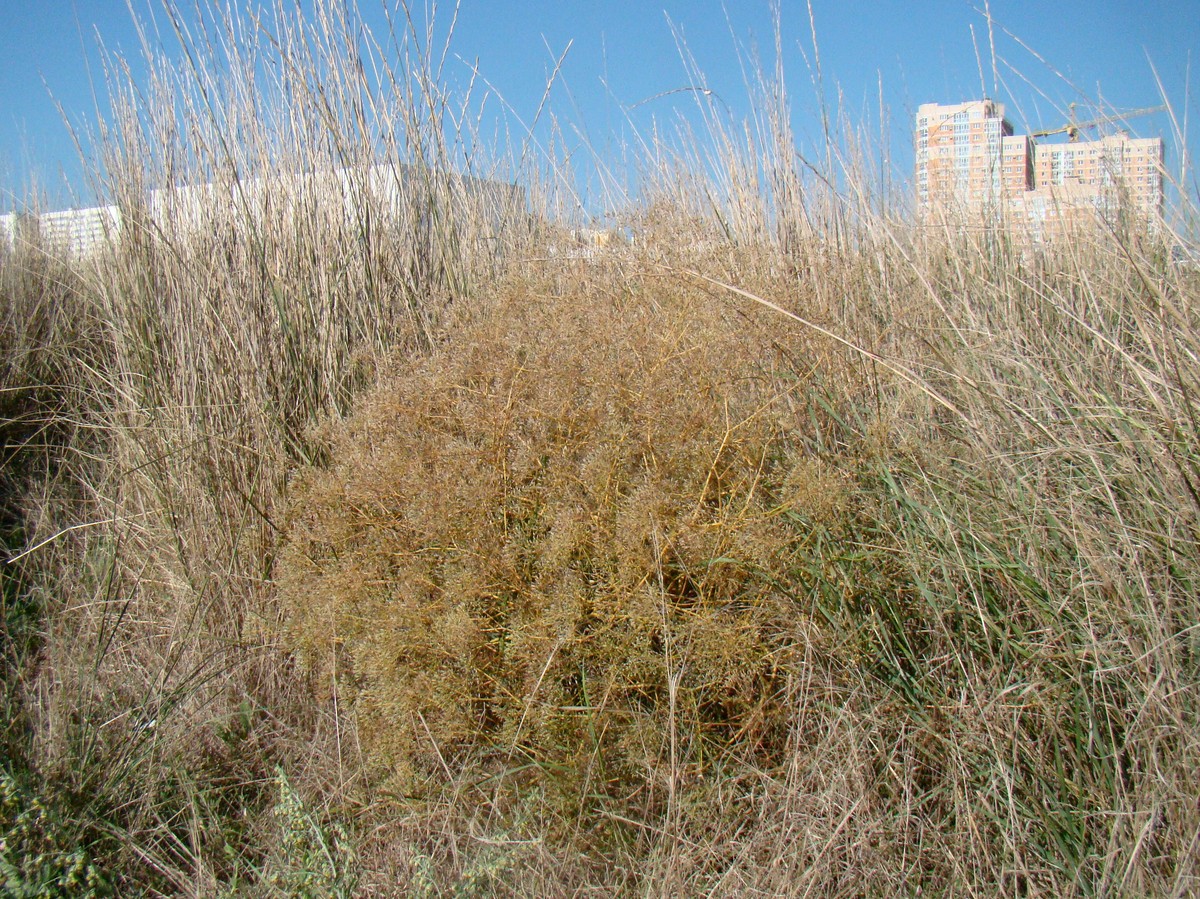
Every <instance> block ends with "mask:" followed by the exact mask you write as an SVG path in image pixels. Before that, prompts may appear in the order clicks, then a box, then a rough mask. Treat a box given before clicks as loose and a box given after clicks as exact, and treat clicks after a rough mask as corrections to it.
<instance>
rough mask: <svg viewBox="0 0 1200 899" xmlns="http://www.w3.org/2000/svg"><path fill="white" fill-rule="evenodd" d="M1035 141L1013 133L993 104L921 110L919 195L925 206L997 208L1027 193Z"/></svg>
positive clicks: (930, 105) (999, 106)
mask: <svg viewBox="0 0 1200 899" xmlns="http://www.w3.org/2000/svg"><path fill="white" fill-rule="evenodd" d="M1030 150H1031V142H1030V140H1029V138H1028V137H1027V136H1025V135H1015V134H1014V133H1013V126H1012V123H1011V122H1009V121H1008V119H1006V118H1005V117H1004V106H1003V104H1001V103H997V102H995V101H994V100H975V101H972V102H969V103H959V104H957V105H953V106H942V105H939V104H937V103H925V104H923V105H922V106H921V107H920V109H919V110H918V111H917V136H916V158H917V191H918V196H919V199H920V202H921V206H922V207H923V208H926V209H928V208H945V207H948V206H957V207H977V206H987V205H989V204H997V203H1000V202H1001V201H1003V200H1004V199H1005V198H1006V197H1007V196H1010V195H1012V194H1013V193H1016V192H1020V191H1024V190H1028V189H1029V187H1030V182H1031V181H1032V177H1033V169H1032V162H1033V158H1032V154H1031V152H1030Z"/></svg>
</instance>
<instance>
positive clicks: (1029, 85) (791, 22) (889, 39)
mask: <svg viewBox="0 0 1200 899" xmlns="http://www.w3.org/2000/svg"><path fill="white" fill-rule="evenodd" d="M236 2H238V3H239V4H241V5H242V6H245V5H247V4H249V3H251V2H252V0H236ZM381 2H383V0H359V7H360V9H361V11H362V14H363V16H364V18H365V19H366V20H367V21H368V23H371V22H379V21H381V18H382V17H381V16H380V15H379V13H378V10H379V6H380V3H381ZM388 2H393V0H388ZM425 3H426V0H416V3H414V5H417V6H420V7H422V8H423V7H424V5H425ZM302 4H303V5H304V6H305V7H307V6H310V5H311V0H302ZM132 5H133V7H134V9H135V10H138V11H141V12H142V14H144V11H145V10H149V9H160V8H161V7H160V5H159V0H132ZM180 5H181V6H183V7H186V8H189V9H190V8H191V7H192V0H185V2H182V3H180ZM983 5H984V0H975V2H972V0H966V2H959V0H924V2H917V0H908V2H902V0H877V2H866V0H812V13H813V18H814V20H815V26H816V40H817V48H818V50H819V56H820V62H821V71H822V76H823V84H824V89H825V94H826V96H827V98H829V99H831V100H832V99H836V98H837V96H838V94H839V92H840V96H841V98H842V102H843V104H844V106H845V108H846V109H847V110H848V111H849V113H850V115H851V116H852V117H853V118H856V119H857V118H862V119H864V120H865V121H867V123H868V124H869V126H870V128H871V129H872V131H875V132H878V131H879V110H880V99H881V98H880V91H881V86H882V101H883V106H884V111H885V117H886V118H887V120H888V127H887V132H886V138H885V139H884V140H883V141H882V144H883V146H882V147H881V155H883V156H885V157H886V158H887V159H889V160H890V162H891V164H892V166H894V167H895V169H896V175H897V176H898V177H900V178H902V179H903V178H907V177H909V175H910V171H909V169H910V167H911V159H912V152H911V149H910V140H911V124H912V116H913V115H914V113H915V111H916V107H917V106H918V105H919V104H921V103H923V102H946V103H951V102H960V101H962V100H966V99H972V98H976V97H978V96H979V95H980V93H981V90H986V91H987V93H988V94H990V95H992V96H995V97H997V98H998V99H1000V100H1001V101H1002V102H1004V103H1006V105H1007V107H1008V114H1009V118H1011V119H1012V120H1013V121H1014V123H1015V124H1016V125H1017V128H1018V130H1025V129H1026V128H1039V127H1040V128H1045V127H1053V126H1056V125H1060V124H1063V121H1064V118H1063V116H1064V110H1065V107H1066V104H1067V103H1068V102H1071V101H1072V100H1078V101H1081V102H1082V101H1087V100H1095V99H1096V98H1097V97H1100V98H1102V99H1103V101H1104V102H1105V103H1106V104H1107V105H1108V107H1110V108H1115V109H1118V110H1127V109H1133V108H1137V107H1144V106H1152V105H1158V104H1160V103H1162V102H1163V97H1162V95H1161V94H1160V89H1159V86H1158V84H1157V83H1156V79H1155V76H1154V74H1153V72H1152V69H1151V64H1152V63H1153V66H1154V68H1155V69H1157V72H1158V77H1159V78H1160V79H1161V83H1162V88H1163V90H1164V91H1165V93H1166V99H1167V100H1169V101H1170V103H1171V104H1172V106H1173V108H1174V109H1175V112H1176V117H1177V123H1178V125H1179V126H1180V127H1183V126H1184V125H1185V122H1186V123H1187V128H1188V130H1189V132H1195V131H1197V129H1198V128H1200V121H1197V116H1196V115H1195V113H1196V111H1197V102H1196V99H1195V93H1196V90H1197V87H1198V86H1200V85H1198V84H1197V82H1196V75H1195V74H1190V75H1189V66H1190V65H1192V64H1193V63H1198V64H1200V60H1193V59H1192V57H1193V56H1195V55H1196V51H1200V0H1186V2H1185V0H1171V2H1167V0H1163V2H1154V0H1147V2H1143V3H1135V2H1117V0H1107V2H1095V0H1093V2H1085V0H1058V2H1055V3H1053V4H1052V3H1047V2H1032V0H990V11H991V15H992V19H993V22H994V28H993V29H992V35H993V38H994V48H995V69H993V52H992V44H991V43H990V42H989V35H988V23H987V19H986V16H985V15H984V12H983ZM779 7H780V20H781V25H782V47H783V65H784V70H785V73H786V78H787V83H788V86H789V90H790V94H791V98H792V107H793V119H794V125H795V128H796V131H797V134H798V136H799V140H800V142H801V144H802V146H801V151H802V152H805V150H806V146H807V149H808V150H809V151H810V152H811V151H813V150H814V149H815V148H816V147H818V146H819V144H820V138H819V135H820V128H819V112H818V110H819V102H818V96H817V90H816V88H815V86H814V83H813V78H812V65H813V62H814V59H815V56H814V53H813V41H812V35H811V33H810V28H809V8H808V5H807V4H806V3H804V2H795V0H780V3H779ZM451 9H452V3H451V2H449V0H442V2H441V9H440V20H441V21H442V22H443V23H447V22H448V21H449V18H450V16H449V12H450V11H451ZM160 16H161V13H160ZM772 22H773V17H772V12H771V3H770V0H726V2H724V3H722V2H720V0H691V2H679V0H657V2H655V0H610V2H605V3H599V2H585V0H557V2H552V0H528V2H512V0H462V3H461V8H460V11H459V18H458V24H457V27H456V32H455V35H454V41H453V45H452V49H453V50H454V52H455V53H456V54H457V56H458V57H461V60H460V59H452V60H451V63H450V64H449V66H448V77H449V78H450V80H451V81H453V82H455V83H460V84H464V85H465V84H466V82H467V80H468V77H469V68H468V65H467V62H468V61H471V62H474V61H476V60H477V61H478V66H479V70H480V72H481V74H483V75H484V76H486V78H487V79H488V81H489V83H490V84H492V85H493V86H494V87H495V88H496V89H497V90H498V91H499V92H500V93H501V94H502V95H503V97H504V99H505V102H506V103H507V104H508V106H510V107H511V109H512V110H513V111H514V112H515V114H516V115H519V116H520V117H522V118H523V119H525V120H526V121H528V120H530V119H531V118H532V117H533V115H534V113H535V111H536V110H537V108H538V104H539V102H540V100H541V98H542V93H543V90H544V88H545V85H546V81H547V77H548V74H549V72H550V71H551V70H552V68H553V66H554V61H555V59H556V58H557V57H558V56H559V55H560V54H562V53H563V51H564V50H565V49H566V48H567V47H568V45H570V50H569V52H568V53H567V55H566V58H565V61H564V65H563V67H562V71H561V73H560V79H559V81H558V82H557V84H556V87H555V90H554V91H553V93H552V95H551V98H550V107H549V108H550V110H552V111H553V112H554V114H555V115H556V116H557V118H558V119H559V121H560V122H565V123H567V124H568V125H569V127H568V129H567V133H568V135H569V136H570V139H571V140H575V141H577V142H578V143H579V144H580V145H582V144H583V141H584V137H583V135H586V138H587V140H588V142H589V143H590V146H591V147H592V148H594V149H596V150H597V151H599V152H607V150H608V148H610V147H612V146H614V145H617V144H619V142H620V141H621V140H622V138H623V137H625V138H627V137H628V128H629V125H628V124H627V122H626V115H627V114H628V116H629V117H630V118H632V120H633V122H634V123H635V124H636V126H637V127H638V128H648V127H650V125H651V124H652V122H653V121H655V120H657V121H660V122H671V121H674V120H675V117H676V115H677V114H678V113H680V112H682V111H684V110H686V109H688V108H692V107H693V106H694V103H695V97H694V96H693V95H691V94H689V93H688V92H686V91H677V90H676V89H678V88H681V87H686V86H688V85H689V84H691V83H692V80H693V79H691V78H690V77H689V74H688V72H687V71H686V70H685V67H684V65H683V64H682V62H681V60H680V54H679V49H678V43H677V37H678V38H682V40H683V41H684V42H685V43H686V47H687V50H688V51H689V52H690V54H691V56H692V57H693V58H694V59H695V61H696V63H697V65H698V66H699V68H700V70H701V71H702V73H703V79H704V86H705V87H706V88H709V89H711V90H713V91H714V92H716V94H717V95H718V96H719V97H720V98H721V100H722V101H723V102H724V103H726V104H727V105H728V107H729V108H730V110H731V112H732V114H733V115H735V116H742V115H744V114H746V113H747V111H748V105H747V92H746V88H745V85H744V81H743V73H742V68H741V67H740V65H739V63H738V57H739V53H740V55H741V56H742V57H743V58H745V57H746V56H748V55H750V54H752V53H754V52H755V51H756V49H757V51H758V52H760V54H761V56H762V57H763V58H764V60H765V61H766V62H767V63H768V65H773V57H774V35H773V25H772ZM972 29H973V30H972ZM1010 33H1011V35H1015V37H1013V36H1010ZM98 40H102V41H103V42H104V44H105V45H106V46H107V47H108V48H109V49H111V50H117V51H120V52H123V53H125V54H127V55H128V56H130V57H131V58H134V59H136V58H137V57H138V55H139V51H138V42H137V36H136V30H135V28H134V27H133V23H132V20H131V15H130V11H129V8H128V5H127V3H126V0H44V2H40V3H39V2H33V0H0V98H3V99H0V211H8V210H9V209H11V208H13V207H14V206H19V205H20V204H21V201H22V198H23V197H24V196H25V195H26V192H27V191H28V188H29V185H30V184H31V183H33V184H36V185H37V186H38V188H39V190H40V191H41V192H42V194H43V195H44V196H45V198H46V201H47V203H48V204H49V205H52V206H60V205H69V204H70V202H71V200H72V195H73V194H77V195H79V199H81V200H82V201H84V202H86V201H89V200H90V199H91V197H90V195H89V194H88V191H87V188H86V186H85V179H84V178H83V177H82V175H81V171H80V164H79V161H78V156H77V154H76V151H75V148H74V145H73V143H72V142H71V139H70V137H69V134H68V132H67V129H66V127H65V126H64V124H63V117H62V115H61V114H60V112H59V110H58V108H56V104H58V105H60V106H61V107H62V109H63V111H64V112H65V113H66V116H67V117H68V118H69V119H70V120H72V121H74V122H77V123H81V124H87V123H89V122H91V121H94V118H95V112H94V110H95V109H96V102H97V97H98V98H99V101H100V103H101V106H103V97H104V86H103V78H102V76H101V72H100V66H99V56H100V55H99V51H98V49H97V42H98ZM977 49H978V56H977ZM1039 56H1040V57H1041V59H1039V58H1038V57H1039ZM981 68H982V79H981ZM134 71H135V72H136V71H137V67H136V65H135V68H134ZM994 72H995V73H996V74H998V76H999V77H998V78H997V77H995V75H994ZM981 80H982V86H981ZM1189 82H1190V84H1189ZM1189 88H1190V91H1191V93H1190V94H1189ZM1086 114H1087V110H1083V111H1082V112H1081V115H1086ZM513 125H514V127H516V125H515V122H514V123H513ZM1129 125H1130V127H1131V130H1132V131H1133V132H1134V133H1136V134H1138V135H1139V136H1161V137H1163V138H1164V139H1165V140H1166V142H1167V159H1168V167H1169V168H1171V169H1172V170H1174V171H1178V169H1179V165H1180V162H1181V154H1182V152H1183V147H1181V146H1180V144H1179V142H1178V140H1177V138H1176V136H1175V134H1174V128H1173V125H1172V123H1171V121H1170V120H1169V118H1168V117H1167V116H1166V115H1161V114H1160V115H1155V116H1147V117H1142V118H1139V119H1135V120H1132V121H1130V123H1129ZM1186 145H1191V146H1192V147H1193V148H1195V147H1197V142H1196V139H1195V138H1194V137H1193V136H1192V135H1191V134H1190V133H1189V134H1188V135H1187V137H1186V143H1185V146H1186ZM1193 152H1194V151H1193ZM1192 191H1193V196H1194V188H1192Z"/></svg>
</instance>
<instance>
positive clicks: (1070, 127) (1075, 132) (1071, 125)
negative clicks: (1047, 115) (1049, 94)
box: [1030, 103, 1167, 142]
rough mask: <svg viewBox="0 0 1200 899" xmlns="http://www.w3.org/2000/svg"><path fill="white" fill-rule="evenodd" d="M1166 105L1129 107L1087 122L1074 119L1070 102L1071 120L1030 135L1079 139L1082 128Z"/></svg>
mask: <svg viewBox="0 0 1200 899" xmlns="http://www.w3.org/2000/svg"><path fill="white" fill-rule="evenodd" d="M1166 108H1167V107H1166V106H1144V107H1142V108H1141V109H1131V110H1129V111H1128V112H1122V113H1117V114H1114V115H1108V116H1102V117H1100V118H1098V119H1091V120H1089V121H1087V122H1077V121H1075V104H1074V103H1072V104H1071V106H1070V109H1071V121H1069V122H1067V124H1065V125H1063V126H1062V127H1060V128H1049V129H1047V130H1045V131H1035V132H1033V134H1031V135H1030V137H1035V138H1036V137H1050V136H1051V135H1054V134H1066V135H1067V136H1068V137H1069V138H1070V139H1071V141H1072V142H1074V141H1077V140H1079V132H1080V131H1082V130H1083V129H1084V128H1095V127H1097V126H1099V125H1107V124H1109V123H1111V122H1122V121H1124V120H1125V119H1132V118H1136V117H1138V116H1144V115H1153V114H1154V113H1156V112H1163V111H1164V110H1166Z"/></svg>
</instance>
